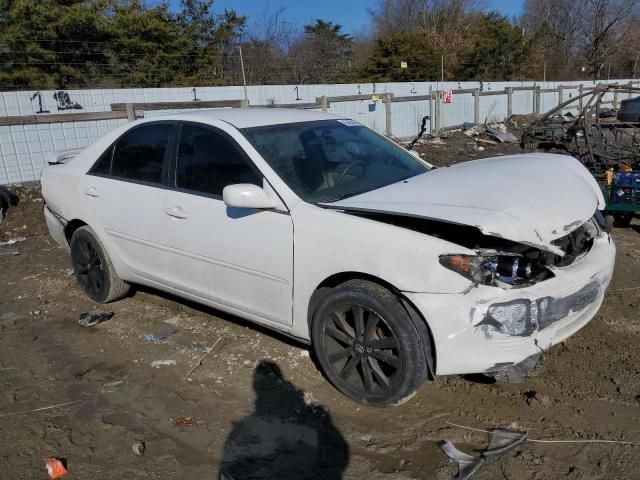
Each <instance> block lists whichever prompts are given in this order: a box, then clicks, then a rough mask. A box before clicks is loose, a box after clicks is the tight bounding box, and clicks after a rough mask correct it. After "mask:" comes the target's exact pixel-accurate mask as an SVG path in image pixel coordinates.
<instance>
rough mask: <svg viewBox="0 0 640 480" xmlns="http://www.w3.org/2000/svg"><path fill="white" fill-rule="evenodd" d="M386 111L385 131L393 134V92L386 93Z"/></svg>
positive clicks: (390, 134) (389, 134) (388, 134)
mask: <svg viewBox="0 0 640 480" xmlns="http://www.w3.org/2000/svg"><path fill="white" fill-rule="evenodd" d="M384 113H385V133H386V134H387V136H392V135H393V128H392V124H391V94H390V93H386V94H385V95H384Z"/></svg>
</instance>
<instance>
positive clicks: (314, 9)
mask: <svg viewBox="0 0 640 480" xmlns="http://www.w3.org/2000/svg"><path fill="white" fill-rule="evenodd" d="M176 3H177V2H176ZM485 3H486V5H487V10H497V11H499V12H500V13H502V14H503V15H506V16H507V17H509V18H511V17H512V16H514V15H519V14H520V13H521V12H522V8H523V4H524V0H485ZM376 4H377V1H375V0H215V1H214V8H215V10H216V11H222V10H224V9H225V8H228V9H234V10H235V11H236V12H238V13H239V14H241V15H247V16H248V17H250V18H251V17H256V16H258V15H259V14H260V13H261V12H263V11H264V9H265V7H266V6H270V8H271V10H277V9H279V8H284V9H285V12H284V13H285V17H286V18H287V19H289V20H290V21H291V22H293V23H294V24H298V25H303V24H305V23H313V22H315V19H316V18H322V19H324V20H331V21H332V22H335V23H340V24H342V25H343V27H344V30H345V31H347V32H349V33H357V32H358V31H360V30H362V29H363V28H367V26H368V25H369V23H370V17H369V14H368V13H367V8H370V7H371V6H372V5H376Z"/></svg>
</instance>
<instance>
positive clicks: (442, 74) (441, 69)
mask: <svg viewBox="0 0 640 480" xmlns="http://www.w3.org/2000/svg"><path fill="white" fill-rule="evenodd" d="M440 81H441V82H442V83H444V55H440Z"/></svg>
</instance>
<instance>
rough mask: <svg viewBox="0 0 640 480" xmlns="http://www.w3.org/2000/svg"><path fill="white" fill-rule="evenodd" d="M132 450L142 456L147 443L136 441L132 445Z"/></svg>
mask: <svg viewBox="0 0 640 480" xmlns="http://www.w3.org/2000/svg"><path fill="white" fill-rule="evenodd" d="M131 450H133V453H135V454H136V455H137V456H138V457H141V456H143V455H144V450H145V444H144V442H136V443H134V444H133V445H131Z"/></svg>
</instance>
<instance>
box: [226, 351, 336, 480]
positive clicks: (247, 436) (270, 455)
mask: <svg viewBox="0 0 640 480" xmlns="http://www.w3.org/2000/svg"><path fill="white" fill-rule="evenodd" d="M253 386H254V389H255V392H256V402H255V412H254V413H253V414H251V415H250V416H248V417H246V418H244V419H242V420H241V421H239V422H237V423H235V424H234V426H233V429H232V431H231V433H230V434H229V437H228V438H227V441H226V443H225V446H224V451H223V457H222V465H221V476H220V478H221V479H223V480H254V479H255V480H257V479H282V480H285V479H286V480H303V479H304V480H313V479H326V480H338V479H341V478H342V472H343V471H344V469H345V468H346V466H347V464H348V463H349V446H348V445H347V443H346V442H345V440H344V438H343V437H342V435H341V434H340V432H339V431H338V430H337V428H336V427H335V426H334V425H333V422H332V421H331V416H330V415H329V412H328V411H327V410H326V409H325V408H324V407H322V406H311V405H306V404H305V402H304V393H303V392H302V391H301V390H299V389H297V388H296V387H294V386H293V385H292V384H291V383H289V382H288V381H286V380H285V379H284V378H283V376H282V372H281V371H280V368H279V367H278V366H277V365H276V364H274V363H272V362H267V361H262V362H260V363H259V364H258V365H257V367H256V369H255V371H254V374H253Z"/></svg>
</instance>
